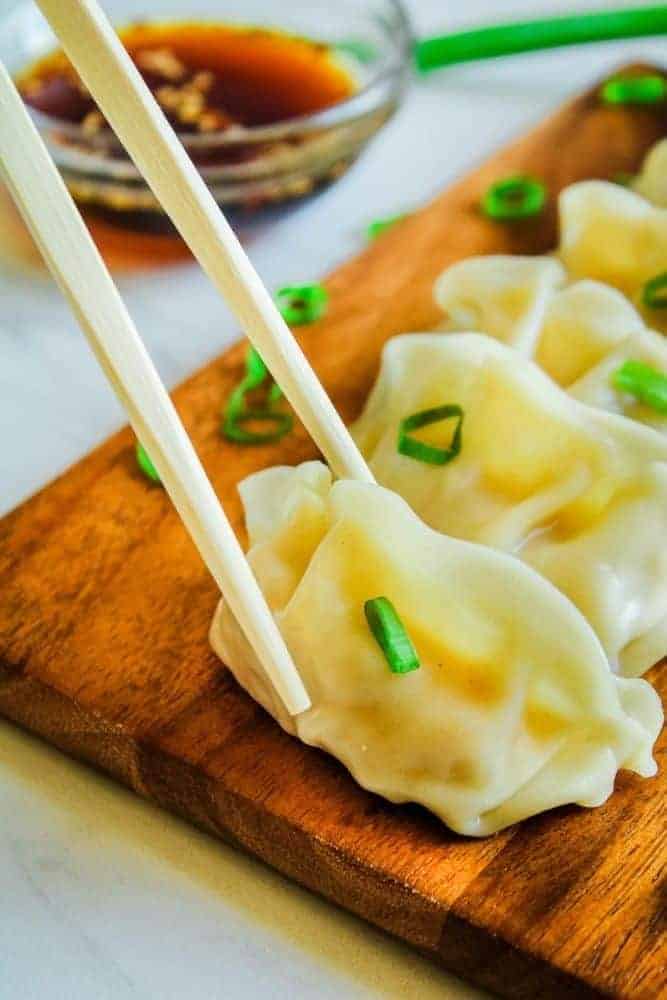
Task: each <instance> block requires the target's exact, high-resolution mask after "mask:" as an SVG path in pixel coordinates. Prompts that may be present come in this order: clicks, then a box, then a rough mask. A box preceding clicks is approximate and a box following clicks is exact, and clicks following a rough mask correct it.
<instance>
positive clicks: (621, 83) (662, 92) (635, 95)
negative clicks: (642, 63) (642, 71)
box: [600, 73, 667, 104]
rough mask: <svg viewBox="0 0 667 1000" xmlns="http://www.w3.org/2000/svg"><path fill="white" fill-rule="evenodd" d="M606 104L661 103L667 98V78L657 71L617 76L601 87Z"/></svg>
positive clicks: (601, 95) (601, 94)
mask: <svg viewBox="0 0 667 1000" xmlns="http://www.w3.org/2000/svg"><path fill="white" fill-rule="evenodd" d="M600 97H601V99H602V101H603V102H604V103H605V104H659V103H660V102H661V101H664V100H666V99H667V80H665V78H664V77H663V76H659V75H658V74H657V73H651V74H647V75H645V76H616V77H612V78H611V80H607V82H606V83H604V84H603V85H602V87H601V88H600Z"/></svg>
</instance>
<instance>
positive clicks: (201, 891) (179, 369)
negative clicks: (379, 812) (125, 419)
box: [0, 0, 667, 1000]
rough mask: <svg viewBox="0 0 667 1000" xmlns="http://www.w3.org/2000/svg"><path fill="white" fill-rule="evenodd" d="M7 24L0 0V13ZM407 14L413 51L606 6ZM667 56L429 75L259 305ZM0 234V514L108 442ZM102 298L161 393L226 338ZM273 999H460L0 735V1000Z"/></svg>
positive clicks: (81, 379)
mask: <svg viewBox="0 0 667 1000" xmlns="http://www.w3.org/2000/svg"><path fill="white" fill-rule="evenodd" d="M626 2H627V0H626ZM11 5H12V4H11V2H7V0H0V13H2V12H3V11H4V10H6V9H8V8H9V7H11ZM409 6H410V8H411V9H412V12H413V15H414V18H415V22H416V24H417V26H418V28H419V30H420V31H421V32H422V33H423V32H427V31H429V30H433V29H437V28H439V27H447V26H454V25H455V24H463V23H482V22H483V21H488V20H490V19H493V18H496V19H497V18H499V17H503V16H508V17H509V16H513V15H516V16H520V15H525V16H530V15H533V14H536V13H542V12H544V11H549V10H551V11H554V10H560V11H569V10H572V9H576V8H581V9H584V8H590V7H594V6H597V7H601V8H603V7H605V6H608V4H606V3H604V2H599V0H598V2H597V3H595V2H594V0H588V2H586V0H584V2H582V0H577V2H568V3H557V2H555V0H551V2H548V0H546V2H545V0H507V2H501V0H468V2H467V3H466V4H459V3H450V4H445V3H442V0H411V2H410V3H409ZM666 56H667V42H656V41H643V42H637V43H625V44H613V45H604V46H599V47H590V46H589V47H585V48H580V49H579V50H573V51H569V52H568V51H563V52H551V53H547V54H541V55H535V56H526V57H522V58H515V59H513V60H509V61H505V62H497V63H487V64H485V65H475V66H472V65H470V66H466V67H461V68H458V69H453V70H450V71H448V72H446V73H440V74H434V75H433V76H431V77H429V78H428V79H427V80H424V81H422V82H421V83H420V84H419V85H415V86H414V87H413V89H412V91H411V92H410V95H409V97H408V99H407V100H406V102H405V105H404V107H403V108H402V110H401V111H400V113H399V114H398V116H397V117H396V118H395V119H394V121H393V122H392V123H391V124H390V125H389V126H388V127H387V129H386V130H385V131H384V133H383V134H382V136H381V137H380V138H379V139H378V140H377V141H376V143H375V144H374V146H373V147H372V148H371V149H370V150H369V151H368V153H367V154H366V156H365V157H364V158H363V160H362V161H361V162H360V163H359V164H358V165H357V166H356V167H355V169H353V170H352V171H351V172H350V173H349V174H348V175H347V176H346V177H345V178H343V180H342V181H340V182H339V183H338V184H337V185H336V186H335V187H334V188H332V189H330V190H329V191H328V192H326V193H324V194H322V195H320V196H319V197H318V198H317V199H315V200H313V201H311V202H309V203H307V204H304V205H302V206H300V207H297V208H295V209H293V210H292V211H291V212H290V213H289V214H288V215H286V216H284V217H283V218H282V219H281V220H280V221H278V222H274V223H272V224H271V225H267V226H264V227H263V228H262V229H259V230H258V231H256V232H255V233H254V234H253V235H252V239H251V240H250V242H249V243H248V249H249V251H250V253H251V255H252V257H253V260H254V261H255V263H256V265H257V267H258V268H259V270H260V272H261V274H262V275H263V277H264V278H265V280H266V281H267V283H268V284H269V285H270V286H276V285H278V284H282V283H286V282H288V281H293V280H294V281H308V280H311V279H314V278H316V277H318V276H319V275H320V274H322V273H323V272H325V271H326V270H328V269H330V268H331V267H332V266H334V265H335V264H336V263H337V262H338V261H340V260H342V259H343V258H345V257H347V256H348V255H350V254H351V253H353V252H354V251H355V250H356V249H357V248H358V247H359V246H360V244H361V232H362V230H363V227H364V224H365V223H366V222H368V221H369V220H370V219H372V218H373V217H376V216H381V215H385V214H391V213H394V212H396V211H398V210H401V209H406V208H409V207H410V206H411V205H414V204H418V203H419V202H421V201H422V200H424V199H425V198H427V197H428V196H429V195H431V194H432V193H434V192H435V191H436V190H437V189H438V188H440V187H442V186H443V185H444V184H446V183H447V182H448V181H449V180H451V179H452V178H454V177H455V176H456V175H458V174H459V173H461V172H462V171H464V170H466V169H467V168H469V167H470V166H471V165H473V164H474V163H475V162H476V161H478V160H479V159H480V158H482V157H483V156H484V155H486V154H487V153H489V152H490V151H492V150H493V149H494V147H496V146H497V145H498V144H499V143H500V142H502V141H504V140H505V139H507V138H508V137H510V136H511V135H512V134H514V133H516V132H518V131H520V130H522V129H524V128H525V127H526V126H527V125H529V124H530V123H531V122H534V121H537V120H539V119H540V118H541V117H542V116H543V115H544V113H545V112H547V111H548V110H549V109H551V108H552V107H553V106H554V105H556V104H558V102H559V101H561V100H562V99H563V98H564V97H565V96H567V95H568V94H569V93H571V92H573V91H575V90H577V89H578V88H580V87H582V86H583V85H585V84H586V83H587V82H588V81H590V80H591V79H593V78H594V77H595V76H597V75H601V74H602V73H604V72H605V71H606V70H608V69H609V68H611V67H613V66H615V65H617V64H618V63H620V62H622V61H624V60H628V59H631V58H658V59H659V58H662V59H663V60H664V59H665V57H666ZM0 127H2V126H1V124H0ZM4 223H6V218H5V220H4ZM4 223H3V218H2V216H1V215H0V441H1V443H2V447H1V450H0V512H4V511H6V510H9V509H10V508H11V507H13V506H14V505H15V504H16V503H18V502H19V501H20V500H21V499H23V498H24V497H26V496H27V495H29V494H30V493H31V492H33V491H34V490H35V489H37V488H38V487H40V486H41V485H42V484H44V483H45V482H47V481H48V480H49V479H50V478H52V477H53V476H54V475H55V474H56V473H58V472H59V471H61V470H62V469H63V468H65V467H66V466H67V465H69V464H70V463H71V462H73V461H74V460H76V459H77V458H79V457H80V456H81V455H82V454H83V453H84V452H85V451H87V450H88V449H89V448H90V447H91V446H93V445H94V444H96V443H97V442H99V441H100V440H102V439H103V438H104V437H105V436H106V435H107V434H108V433H109V432H110V431H112V430H113V429H114V428H116V427H117V426H118V425H119V424H120V423H121V422H122V415H121V413H120V411H119V408H118V406H117V404H116V403H115V400H114V398H113V397H112V395H111V393H110V390H109V389H108V388H107V386H106V384H105V383H104V381H103V379H102V376H101V375H100V374H99V373H98V371H97V370H96V367H95V365H94V363H93V360H92V358H91V356H90V355H89V353H88V349H87V347H86V345H85V343H84V341H83V338H82V337H81V335H80V334H79V332H78V331H77V328H76V325H75V323H74V321H73V319H72V317H71V316H70V314H69V313H68V311H67V309H66V307H65V306H64V305H63V304H62V302H61V301H60V299H59V297H58V295H57V293H56V291H55V290H54V288H53V287H52V285H51V284H50V282H49V281H48V280H47V279H46V277H45V276H44V275H43V274H41V273H39V272H36V271H26V270H25V269H20V268H17V267H16V265H15V260H14V257H13V253H12V252H8V249H7V244H6V241H5V242H3V240H4V236H5V235H6V233H5V229H6V226H5V228H3V224H4ZM120 286H121V289H122V292H123V295H124V296H125V298H126V301H127V303H128V305H129V307H130V310H131V312H132V314H133V315H134V317H135V318H136V320H137V321H138V324H139V326H140V329H141V331H142V333H143V335H144V336H145V339H146V341H147V342H148V344H149V347H150V350H151V352H152V354H153V357H154V358H155V360H156V362H157V364H158V366H159V368H160V371H161V372H162V374H163V376H164V378H165V379H166V380H167V382H168V383H169V384H174V383H176V382H177V381H179V380H180V379H182V378H183V377H184V376H185V375H186V374H188V373H189V372H191V371H192V370H193V369H195V368H196V367H197V366H199V365H201V364H202V363H203V362H204V361H206V360H207V359H208V358H210V357H212V356H213V355H215V354H217V353H219V352H220V350H221V349H222V348H223V347H224V346H225V345H226V344H227V343H229V342H230V340H232V339H233V338H234V337H235V324H234V322H233V320H232V319H231V317H230V316H229V315H228V313H227V312H226V310H225V307H224V306H223V304H222V303H221V302H220V301H219V300H218V298H217V297H216V295H215V293H214V292H213V290H212V288H211V287H210V286H209V285H208V283H207V282H206V280H205V279H204V278H203V277H202V276H201V275H200V274H199V273H198V272H197V270H196V269H195V268H193V267H191V266H183V267H178V268H173V269H171V270H169V271H167V272H161V273H155V274H144V275H136V276H129V277H128V276H125V277H122V278H121V279H120ZM53 569H54V572H57V570H58V568H57V567H54V568H53ZM0 600H2V596H1V595H0ZM283 993H284V994H287V995H290V996H293V997H299V998H311V997H312V998H315V997H318V998H325V997H332V998H333V997H341V996H344V997H353V998H356V997H370V996H375V997H399V996H400V997H405V996H415V997H420V998H425V1000H428V998H429V997H431V996H434V997H435V996H436V995H437V996H439V997H443V996H448V997H464V996H465V997H471V996H473V995H474V994H473V993H472V991H470V990H469V989H467V988H466V987H463V986H461V985H460V984H458V983H457V982H455V981H454V980H453V979H450V978H448V977H447V976H445V975H444V974H443V973H441V972H439V971H437V970H436V969H434V968H433V967H431V966H430V965H429V964H428V963H426V962H424V961H423V960H422V959H420V958H418V957H417V956H415V955H413V954H412V953H411V952H409V951H408V950H407V949H406V948H403V947H402V946H401V945H399V944H396V943H395V942H392V941H390V940H388V939H387V938H386V937H385V936H383V935H381V934H379V933H377V932H375V931H374V930H372V929H371V928H368V927H366V926H365V925H363V924H361V923H360V922H358V921H356V920H355V919H354V918H351V917H349V916H347V915H345V914H343V913H341V912H340V911H337V910H335V909H334V908H332V907H329V906H327V905H326V904H324V903H322V902H320V901H319V900H317V899H315V898H314V897H312V896H310V895H309V894H307V893H305V892H302V891H301V890H299V889H297V888H295V887H294V886H292V885H290V884H288V883H287V882H285V881H284V880H282V879H281V878H280V877H279V876H277V875H275V874H274V873H272V872H271V871H269V870H267V869H266V868H264V867H263V866H261V865H259V864H256V863H255V862H253V861H251V860H248V859H246V858H243V857H241V856H240V855H239V854H237V853H235V852H233V851H231V850H229V849H227V848H225V847H223V846H222V845H221V844H218V843H216V842H213V841H212V840H210V839H209V838H207V837H205V836H203V835H201V834H199V833H197V832H195V831H193V830H191V829H190V828H189V827H186V826H185V825H184V824H182V823H179V822H178V821H176V820H174V819H172V818H170V817H168V816H165V815H164V814H162V813H160V812H159V811H158V810H156V809H154V808H152V807H150V806H148V805H146V804H144V803H142V802H140V801H138V800H136V799H135V798H133V797H132V796H131V795H129V794H128V793H126V792H125V791H124V790H122V789H118V788H116V787H115V786H112V785H111V783H109V782H108V781H106V780H105V779H104V778H102V777H100V776H98V775H96V774H93V773H92V772H90V771H88V770H86V769H84V768H82V767H79V766H78V765H76V764H74V763H72V762H70V761H68V760H65V759H64V758H62V757H61V756H59V755H58V754H57V753H55V752H54V751H52V750H50V749H49V748H47V747H45V746H43V745H41V744H39V743H38V742H36V741H33V740H32V739H30V738H28V737H26V736H24V735H22V734H19V733H17V732H16V731H15V730H13V729H12V728H11V727H9V726H7V725H4V724H0V1000H4V998H10V997H11V998H15V997H20V998H21V1000H37V998H39V1000H66V998H67V1000H70V998H86V1000H87V998H107V997H109V998H114V1000H126V998H127V1000H129V998H137V997H142V998H143V997H160V998H163V1000H168V998H172V997H173V998H177V997H178V998H181V997H184V996H188V997H189V998H191V1000H197V998H200V997H201V998H213V997H225V998H232V1000H235V998H241V997H244V998H247V997H260V996H261V997H269V996H275V995H279V994H283Z"/></svg>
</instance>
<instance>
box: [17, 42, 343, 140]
mask: <svg viewBox="0 0 667 1000" xmlns="http://www.w3.org/2000/svg"><path fill="white" fill-rule="evenodd" d="M120 37H121V39H122V41H123V44H124V45H125V47H126V49H127V50H128V52H129V53H130V55H131V56H132V59H133V61H134V63H135V65H136V66H137V68H138V69H139V71H140V73H141V74H142V76H143V78H144V80H145V81H146V83H147V84H148V86H149V88H150V89H151V91H152V93H153V94H154V96H155V98H156V100H157V101H158V103H159V104H160V105H161V107H162V109H163V111H164V112H165V114H166V115H167V117H168V119H169V121H170V122H171V124H172V125H173V126H174V128H175V129H176V131H178V132H180V133H182V134H193V133H195V134H196V133H199V134H201V135H206V134H210V133H213V132H220V131H225V130H227V129H230V128H233V127H234V126H246V127H251V126H257V125H272V124H275V123H276V122H281V121H285V120H287V119H289V118H296V117H299V116H300V115H307V114H312V113H313V112H315V111H321V110H323V109H324V108H328V107H331V105H333V104H336V103H338V102H339V101H342V100H345V98H347V97H349V96H350V95H351V94H352V93H353V91H354V89H355V86H354V82H353V80H352V78H351V77H350V76H349V75H348V74H347V73H346V72H345V71H344V70H343V68H342V67H341V66H340V65H339V64H337V62H336V61H335V59H334V58H333V56H332V53H331V49H330V48H329V47H328V46H326V45H322V44H318V43H316V42H312V41H308V40H307V39H303V38H296V37H293V36H291V35H287V34H283V33H281V32H278V31H269V30H265V29H260V28H236V27H232V26H230V25H225V24H201V23H189V22H175V23H165V24H135V25H131V26H129V27H127V28H124V29H122V30H121V31H120ZM18 84H19V89H20V91H21V93H22V95H23V97H24V100H25V101H26V103H27V104H29V105H30V106H31V107H33V108H35V109H36V110H38V111H41V112H43V113H44V114H47V115H49V116H50V117H52V118H55V119H57V120H59V121H61V122H63V123H68V124H70V125H78V126H80V127H81V129H82V132H83V134H84V135H85V136H88V137H91V136H94V135H95V134H97V133H99V132H101V131H102V130H104V129H106V128H107V125H106V122H105V120H104V118H103V116H102V114H101V113H100V112H99V111H98V110H97V108H96V107H95V103H94V101H93V100H92V98H91V97H90V94H89V93H88V92H87V90H86V88H85V86H84V85H83V84H82V82H81V80H80V79H79V77H78V75H77V73H76V72H75V70H74V69H73V68H72V66H71V65H70V63H69V61H68V60H67V57H66V56H65V55H64V53H62V52H60V51H59V52H55V53H53V54H51V55H49V56H47V57H46V58H44V59H41V60H40V61H39V62H37V63H36V64H34V65H33V66H31V67H30V68H29V69H28V70H27V71H26V72H24V73H23V74H22V75H21V77H20V78H19V80H18ZM209 155H210V151H209ZM219 155H224V154H223V153H220V154H219ZM248 155H250V152H249V153H248Z"/></svg>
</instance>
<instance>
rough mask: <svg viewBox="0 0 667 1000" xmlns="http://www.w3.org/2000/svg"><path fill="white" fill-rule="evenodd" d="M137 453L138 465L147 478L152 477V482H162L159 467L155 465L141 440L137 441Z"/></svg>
mask: <svg viewBox="0 0 667 1000" xmlns="http://www.w3.org/2000/svg"><path fill="white" fill-rule="evenodd" d="M135 454H136V456H137V465H138V466H139V468H140V469H141V471H142V472H143V474H144V475H145V477H146V479H150V481H151V482H152V483H160V484H161V483H162V480H161V479H160V476H159V474H158V471H157V469H156V468H155V466H154V465H153V463H152V462H151V459H150V455H149V454H148V452H147V451H146V449H145V448H144V446H143V445H142V443H141V441H137V446H136V449H135Z"/></svg>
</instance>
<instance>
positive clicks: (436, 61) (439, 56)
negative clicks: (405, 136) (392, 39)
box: [415, 3, 667, 73]
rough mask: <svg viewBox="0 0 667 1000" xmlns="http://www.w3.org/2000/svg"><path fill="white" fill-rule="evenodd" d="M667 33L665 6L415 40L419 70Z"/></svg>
mask: <svg viewBox="0 0 667 1000" xmlns="http://www.w3.org/2000/svg"><path fill="white" fill-rule="evenodd" d="M663 34H667V4H664V3H663V4H660V5H658V6H651V7H633V8H620V9H617V10H603V11H595V12H591V13H589V14H572V15H563V16H559V17H551V18H542V19H540V20H535V21H523V22H521V21H518V22H516V23H514V24H498V25H491V26H490V27H487V28H476V29H473V30H471V31H461V32H457V33H455V34H450V35H440V36H438V37H435V38H425V39H422V40H421V41H418V42H417V44H416V47H415V61H416V63H417V68H418V70H419V71H420V72H422V73H427V72H429V71H430V70H433V69H438V68H440V67H441V66H451V65H453V64H455V63H463V62H470V61H471V60H475V59H493V58H495V57H497V56H509V55H515V54H517V53H519V52H534V51H537V50H538V49H553V48H559V47H561V46H564V45H579V44H581V43H583V42H605V41H613V40H615V39H621V38H643V37H646V36H648V35H663Z"/></svg>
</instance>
